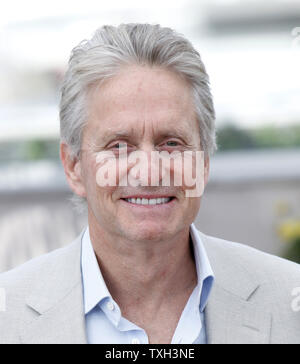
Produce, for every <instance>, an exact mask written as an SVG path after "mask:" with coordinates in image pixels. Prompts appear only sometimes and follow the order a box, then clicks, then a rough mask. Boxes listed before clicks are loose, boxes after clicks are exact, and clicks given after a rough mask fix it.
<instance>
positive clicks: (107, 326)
mask: <svg viewBox="0 0 300 364" xmlns="http://www.w3.org/2000/svg"><path fill="white" fill-rule="evenodd" d="M190 236H191V239H192V242H193V248H194V257H195V263H196V270H197V276H198V284H197V286H196V287H195V289H194V291H193V292H192V294H191V296H190V298H189V300H188V302H187V304H186V306H185V308H184V310H183V312H182V314H181V317H180V319H179V322H178V325H177V328H176V330H175V333H174V336H173V338H172V342H171V343H172V344H205V343H206V332H205V322H204V309H205V306H206V303H207V301H208V297H209V294H210V291H211V288H212V285H213V281H214V275H213V271H212V269H211V266H210V264H209V261H208V257H207V254H206V252H205V249H204V246H203V244H202V242H201V238H200V236H199V234H198V231H197V229H196V228H195V226H194V224H192V225H191V226H190ZM81 270H82V283H83V298H84V311H85V324H86V333H87V341H88V343H89V344H148V343H149V340H148V336H147V333H146V332H145V330H144V329H142V328H141V327H138V326H137V325H135V324H134V323H132V322H130V321H128V320H127V319H126V318H124V317H122V313H121V310H120V308H119V306H118V304H117V303H116V302H115V301H114V299H113V298H112V296H111V294H110V293H109V291H108V289H107V286H106V284H105V281H104V279H103V276H102V274H101V271H100V268H99V265H98V262H97V258H96V255H95V252H94V249H93V246H92V243H91V240H90V235H89V228H88V227H87V229H86V230H85V232H84V235H83V238H82V254H81Z"/></svg>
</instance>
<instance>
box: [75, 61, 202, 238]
mask: <svg viewBox="0 0 300 364" xmlns="http://www.w3.org/2000/svg"><path fill="white" fill-rule="evenodd" d="M89 112H90V117H89V121H88V123H87V126H86V127H85V129H84V133H83V140H82V151H83V152H82V157H81V162H80V163H81V170H82V178H83V180H82V183H83V186H84V190H85V196H86V198H87V202H88V209H89V224H96V225H97V226H96V229H98V230H99V229H100V230H104V231H106V232H107V233H109V234H111V235H113V236H119V237H123V238H127V239H129V240H135V241H137V240H140V241H143V240H153V241H159V240H163V239H169V238H172V237H175V236H176V234H177V233H178V232H179V231H182V230H183V229H188V227H189V225H190V224H191V223H192V222H193V221H194V219H195V217H196V215H197V212H198V210H199V207H200V197H193V198H189V197H186V195H185V188H184V187H183V186H174V184H173V185H172V184H171V186H169V187H167V186H137V187H133V186H118V185H117V186H110V187H108V186H106V187H100V186H99V184H97V182H96V180H97V178H96V175H97V168H98V165H97V162H96V159H97V155H99V152H105V151H111V152H113V153H115V155H116V158H118V152H119V148H120V147H122V146H124V145H126V146H127V150H128V152H129V153H130V152H131V151H137V150H139V151H144V152H145V153H148V154H147V155H149V154H150V152H151V151H153V150H155V151H159V152H161V151H167V152H169V153H171V152H174V151H179V152H184V151H197V150H200V135H199V126H198V123H197V120H196V115H195V112H194V105H193V99H192V94H191V90H190V88H189V86H188V84H187V83H186V81H184V80H183V79H182V78H180V77H179V76H178V75H176V74H175V73H173V72H171V71H168V70H165V69H161V68H150V67H138V66H131V67H128V68H126V69H124V70H123V71H122V72H121V73H120V74H118V75H117V76H115V77H114V78H112V79H110V80H107V81H105V82H104V83H103V84H102V85H101V86H100V87H98V88H95V89H94V91H93V93H92V95H91V98H90V103H89ZM129 170H130V167H129V168H128V170H126V173H129ZM171 172H172V171H171ZM121 177H122V176H118V178H121ZM162 197H165V198H167V199H168V200H163V201H166V202H165V203H160V204H153V205H152V204H151V205H149V204H148V205H141V204H137V203H134V200H128V198H136V199H137V198H141V199H142V198H147V199H148V200H149V199H152V200H153V199H155V198H162ZM170 198H171V200H170V201H169V199H170ZM126 199H127V200H126ZM135 201H136V202H137V200H135ZM156 202H157V201H156Z"/></svg>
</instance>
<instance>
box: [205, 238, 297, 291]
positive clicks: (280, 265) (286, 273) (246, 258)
mask: <svg viewBox="0 0 300 364" xmlns="http://www.w3.org/2000/svg"><path fill="white" fill-rule="evenodd" d="M199 233H200V236H201V238H202V241H203V244H204V246H205V248H206V250H207V252H208V255H209V256H210V257H211V259H212V260H214V261H216V262H219V264H220V262H221V261H222V262H223V263H224V264H231V265H233V266H236V267H237V268H238V267H243V269H244V270H247V271H248V272H249V273H250V274H251V275H253V276H254V277H255V276H256V277H257V278H258V279H259V280H260V281H261V280H263V281H266V280H270V281H274V280H276V281H277V282H281V281H284V282H286V281H289V282H291V281H293V282H295V283H298V284H299V286H300V265H299V264H297V263H295V262H292V261H289V260H287V259H283V258H281V257H278V256H275V255H272V254H268V253H265V252H262V251H260V250H258V249H255V248H252V247H250V246H248V245H245V244H241V243H238V242H233V241H228V240H224V239H220V238H216V237H213V236H209V235H205V234H203V233H201V232H199ZM237 273H238V272H237Z"/></svg>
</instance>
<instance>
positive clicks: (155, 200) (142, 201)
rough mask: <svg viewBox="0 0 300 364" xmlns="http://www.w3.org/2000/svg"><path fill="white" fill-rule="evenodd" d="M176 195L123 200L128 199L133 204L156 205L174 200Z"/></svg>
mask: <svg viewBox="0 0 300 364" xmlns="http://www.w3.org/2000/svg"><path fill="white" fill-rule="evenodd" d="M174 198H175V197H158V198H140V197H137V198H134V197H132V198H122V200H123V201H126V202H128V203H131V204H133V205H142V206H149V205H150V206H156V205H164V204H167V203H169V202H171V201H172V200H174Z"/></svg>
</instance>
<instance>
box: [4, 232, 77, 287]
mask: <svg viewBox="0 0 300 364" xmlns="http://www.w3.org/2000/svg"><path fill="white" fill-rule="evenodd" d="M81 236H82V233H81V234H80V236H79V237H77V238H76V239H75V240H74V241H73V242H72V243H69V244H68V245H66V246H65V247H62V248H59V249H56V250H53V251H51V252H49V253H47V254H43V255H41V256H39V257H36V258H33V259H31V260H29V261H27V262H25V263H23V264H22V265H20V266H18V267H16V268H13V269H11V270H9V271H7V272H3V273H1V274H0V287H1V288H4V289H5V288H14V287H18V286H22V287H26V288H28V285H29V283H30V282H34V281H36V280H38V279H40V278H41V277H44V276H45V274H51V272H53V271H54V270H55V269H56V267H57V266H59V265H60V263H62V264H63V263H64V262H66V263H67V261H68V257H69V256H70V255H72V254H75V253H79V252H81V249H80V247H81Z"/></svg>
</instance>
